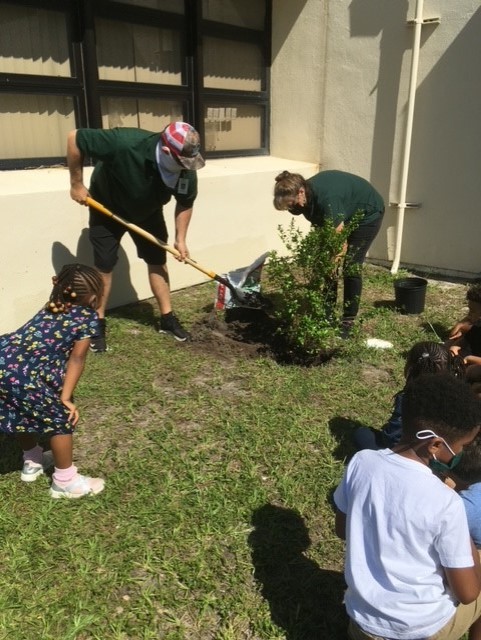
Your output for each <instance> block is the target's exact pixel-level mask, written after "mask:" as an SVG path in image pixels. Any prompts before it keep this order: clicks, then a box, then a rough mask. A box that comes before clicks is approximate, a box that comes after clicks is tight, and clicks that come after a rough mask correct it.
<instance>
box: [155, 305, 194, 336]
mask: <svg viewBox="0 0 481 640" xmlns="http://www.w3.org/2000/svg"><path fill="white" fill-rule="evenodd" d="M159 333H170V335H172V336H174V338H175V339H176V340H178V341H179V342H186V340H192V336H191V335H190V333H189V332H188V331H186V330H185V329H184V327H183V326H182V325H181V324H180V322H179V321H178V319H177V317H176V316H175V315H174V314H173V313H172V312H170V313H166V314H164V315H162V316H160V328H159Z"/></svg>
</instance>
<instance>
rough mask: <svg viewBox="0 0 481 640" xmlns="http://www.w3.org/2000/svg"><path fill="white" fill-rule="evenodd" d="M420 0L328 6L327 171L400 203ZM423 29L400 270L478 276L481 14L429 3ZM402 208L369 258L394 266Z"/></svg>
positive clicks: (470, 5)
mask: <svg viewBox="0 0 481 640" xmlns="http://www.w3.org/2000/svg"><path fill="white" fill-rule="evenodd" d="M415 6H416V2H415V0H410V1H409V2H408V1H407V0H383V1H382V2H379V1H378V0H336V1H335V2H330V3H329V20H328V36H327V48H326V52H327V54H326V61H327V62H326V64H327V66H326V83H325V87H326V92H325V97H324V101H325V110H324V113H325V119H324V145H323V158H322V162H323V164H324V165H325V166H326V167H330V168H342V169H345V170H348V171H353V172H354V173H359V174H361V175H363V176H365V177H367V178H368V179H370V180H371V181H372V182H373V183H374V184H375V185H376V186H377V187H378V188H379V190H380V191H381V193H382V194H383V195H384V197H385V199H386V202H389V201H391V202H399V184H400V172H401V157H402V152H403V145H404V133H405V124H406V107H407V99H408V84H409V73H410V65H411V58H412V55H411V54H412V42H413V31H414V27H412V26H407V24H406V22H407V20H409V19H412V18H413V17H414V13H415ZM424 16H425V17H426V18H431V17H435V16H439V17H440V23H439V24H432V25H424V26H423V28H422V38H421V50H420V59H419V76H418V87H417V95H416V101H415V110H414V123H413V139H412V147H411V163H410V169H409V177H408V189H407V196H406V202H420V203H422V206H421V208H420V209H413V210H407V211H406V215H405V224H404V235H403V249H402V254H401V263H402V264H406V265H410V266H419V267H428V268H432V269H435V270H438V271H442V272H444V273H448V274H449V273H451V274H463V275H474V274H477V273H479V271H480V268H481V267H480V260H479V257H478V251H477V244H478V236H479V234H480V232H481V222H480V215H479V202H480V201H481V181H480V180H479V140H480V138H481V118H480V113H481V84H480V83H479V78H478V75H479V74H478V66H479V65H478V61H479V59H480V57H481V38H480V37H479V34H480V33H481V8H480V3H479V1H478V0H476V1H473V0H456V2H455V3H453V2H452V1H451V0H437V1H434V0H431V1H428V0H426V2H425V3H424ZM396 219H397V209H394V208H388V209H387V215H386V220H385V223H384V225H383V228H382V230H381V233H380V235H379V237H378V239H377V240H376V242H375V244H374V245H373V247H372V249H371V252H370V256H371V257H373V258H378V259H381V260H388V259H391V258H392V254H391V251H390V248H391V246H392V243H393V240H394V237H395V236H394V226H395V223H396Z"/></svg>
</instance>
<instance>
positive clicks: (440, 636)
mask: <svg viewBox="0 0 481 640" xmlns="http://www.w3.org/2000/svg"><path fill="white" fill-rule="evenodd" d="M480 616H481V594H480V595H479V596H478V598H477V600H475V601H474V602H471V603H470V604H460V605H458V607H457V608H456V613H455V614H454V616H453V617H452V618H451V620H450V621H449V622H448V623H447V624H445V625H444V627H442V629H440V630H439V631H438V632H437V633H435V634H434V635H432V636H429V638H422V639H421V638H420V639H419V640H460V638H462V637H463V635H464V634H465V633H466V632H467V631H468V629H469V627H470V626H471V625H472V624H473V622H476V620H477V619H478V618H479V617H480ZM347 635H348V637H349V638H350V640H390V639H389V637H388V636H370V635H369V634H368V633H366V632H365V631H363V630H362V629H361V627H359V626H358V625H357V624H356V623H355V622H354V621H353V620H350V621H349V629H348V634H347Z"/></svg>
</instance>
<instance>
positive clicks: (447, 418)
mask: <svg viewBox="0 0 481 640" xmlns="http://www.w3.org/2000/svg"><path fill="white" fill-rule="evenodd" d="M401 411H402V421H403V438H407V440H405V442H406V441H411V440H414V439H415V437H416V436H415V434H416V432H417V431H421V430H423V429H429V430H431V431H433V432H434V433H435V434H436V435H438V436H440V437H441V438H445V439H446V440H447V441H448V442H449V443H450V444H451V443H453V442H456V440H459V439H460V438H462V437H463V436H465V435H467V434H469V433H470V432H471V431H474V430H475V429H476V427H478V428H479V426H480V425H481V402H480V400H479V398H477V396H476V395H475V394H474V393H473V392H472V390H471V387H470V386H469V384H467V383H466V382H464V381H462V380H457V379H456V378H454V377H453V376H452V375H451V374H449V373H448V372H443V373H436V374H424V375H421V376H419V377H417V378H413V379H411V380H409V381H408V383H407V385H406V386H405V388H404V392H403V398H402V408H401ZM473 435H475V434H473ZM418 442H419V440H418Z"/></svg>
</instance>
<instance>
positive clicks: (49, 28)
mask: <svg viewBox="0 0 481 640" xmlns="http://www.w3.org/2000/svg"><path fill="white" fill-rule="evenodd" d="M0 23H1V25H2V31H1V35H0V72H3V73H29V74H35V75H43V76H62V77H68V76H70V73H71V72H70V62H69V52H68V42H67V28H66V24H65V16H64V15H63V14H60V13H58V12H55V11H46V10H42V9H34V8H29V7H17V6H14V5H10V4H2V3H0Z"/></svg>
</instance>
